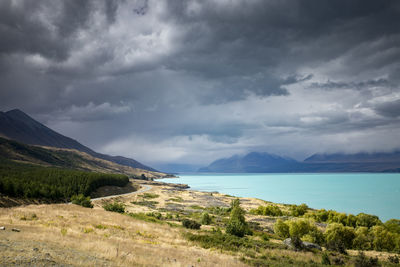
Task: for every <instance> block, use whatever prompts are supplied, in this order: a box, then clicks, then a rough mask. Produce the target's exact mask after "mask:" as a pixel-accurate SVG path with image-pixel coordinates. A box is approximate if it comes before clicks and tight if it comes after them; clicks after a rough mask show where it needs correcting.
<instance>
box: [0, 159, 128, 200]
mask: <svg viewBox="0 0 400 267" xmlns="http://www.w3.org/2000/svg"><path fill="white" fill-rule="evenodd" d="M128 182H129V179H128V177H127V176H125V175H119V174H106V173H94V172H86V171H78V170H71V169H61V168H50V167H42V166H34V165H27V164H20V163H16V162H12V161H8V160H2V159H0V192H1V193H2V194H5V195H8V196H13V197H25V198H45V199H51V200H67V199H70V197H71V196H73V195H79V194H83V195H84V196H88V195H90V193H91V192H93V191H94V190H96V189H97V188H98V187H100V186H105V185H115V186H124V185H126V184H127V183H128Z"/></svg>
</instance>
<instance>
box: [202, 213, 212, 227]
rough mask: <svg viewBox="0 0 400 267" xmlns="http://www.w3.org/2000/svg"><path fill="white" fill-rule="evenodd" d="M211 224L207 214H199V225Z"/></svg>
mask: <svg viewBox="0 0 400 267" xmlns="http://www.w3.org/2000/svg"><path fill="white" fill-rule="evenodd" d="M210 223H211V217H210V215H209V214H208V212H203V214H201V224H204V225H209V224H210Z"/></svg>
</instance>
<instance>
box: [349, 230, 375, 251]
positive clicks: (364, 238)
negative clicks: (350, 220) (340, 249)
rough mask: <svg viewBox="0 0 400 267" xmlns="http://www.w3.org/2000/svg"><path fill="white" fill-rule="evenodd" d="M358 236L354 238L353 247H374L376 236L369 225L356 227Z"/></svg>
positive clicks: (364, 248)
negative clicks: (370, 230) (369, 228)
mask: <svg viewBox="0 0 400 267" xmlns="http://www.w3.org/2000/svg"><path fill="white" fill-rule="evenodd" d="M355 234H356V237H355V238H354V240H353V248H355V249H359V250H370V249H372V247H373V241H374V237H373V235H372V234H371V233H370V232H369V230H368V228H367V227H364V226H361V227H357V229H356V232H355Z"/></svg>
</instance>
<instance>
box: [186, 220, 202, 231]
mask: <svg viewBox="0 0 400 267" xmlns="http://www.w3.org/2000/svg"><path fill="white" fill-rule="evenodd" d="M182 225H183V227H185V228H188V229H200V226H201V224H200V223H198V222H196V221H193V220H190V219H183V220H182Z"/></svg>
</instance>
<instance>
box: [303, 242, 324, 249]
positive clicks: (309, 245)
mask: <svg viewBox="0 0 400 267" xmlns="http://www.w3.org/2000/svg"><path fill="white" fill-rule="evenodd" d="M303 245H304V247H305V248H306V249H318V250H322V248H321V246H320V245H318V244H314V243H311V242H305V241H303Z"/></svg>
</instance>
